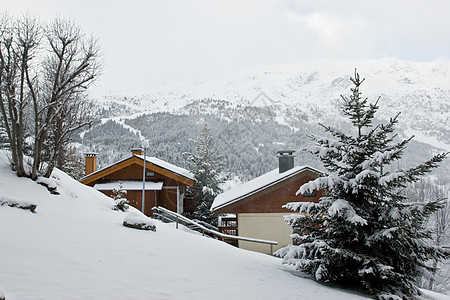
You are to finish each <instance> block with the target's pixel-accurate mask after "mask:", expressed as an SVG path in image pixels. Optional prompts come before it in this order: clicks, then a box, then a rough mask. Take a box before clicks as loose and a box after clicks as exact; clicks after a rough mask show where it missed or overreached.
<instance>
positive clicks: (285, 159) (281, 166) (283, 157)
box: [277, 150, 296, 173]
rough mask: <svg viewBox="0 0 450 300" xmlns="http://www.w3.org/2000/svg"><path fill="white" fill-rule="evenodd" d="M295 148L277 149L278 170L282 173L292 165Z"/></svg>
mask: <svg viewBox="0 0 450 300" xmlns="http://www.w3.org/2000/svg"><path fill="white" fill-rule="evenodd" d="M294 152H295V150H278V151H277V153H278V155H277V157H278V171H279V172H280V173H284V172H286V171H288V170H290V169H292V168H293V167H294V157H296V155H295V154H294Z"/></svg>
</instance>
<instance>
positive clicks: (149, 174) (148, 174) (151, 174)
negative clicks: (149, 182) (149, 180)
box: [145, 172, 155, 177]
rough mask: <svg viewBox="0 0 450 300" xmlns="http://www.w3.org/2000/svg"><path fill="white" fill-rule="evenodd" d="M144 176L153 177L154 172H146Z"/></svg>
mask: <svg viewBox="0 0 450 300" xmlns="http://www.w3.org/2000/svg"><path fill="white" fill-rule="evenodd" d="M145 176H147V177H152V176H155V172H146V173H145Z"/></svg>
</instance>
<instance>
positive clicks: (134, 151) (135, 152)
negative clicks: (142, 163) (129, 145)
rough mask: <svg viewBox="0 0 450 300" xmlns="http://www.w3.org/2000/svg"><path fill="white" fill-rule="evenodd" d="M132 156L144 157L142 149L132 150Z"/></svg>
mask: <svg viewBox="0 0 450 300" xmlns="http://www.w3.org/2000/svg"><path fill="white" fill-rule="evenodd" d="M131 154H132V155H144V152H143V150H142V148H133V149H131Z"/></svg>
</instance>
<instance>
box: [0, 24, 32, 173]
mask: <svg viewBox="0 0 450 300" xmlns="http://www.w3.org/2000/svg"><path fill="white" fill-rule="evenodd" d="M39 41H40V29H39V26H38V23H37V21H36V20H35V19H33V18H31V17H29V16H25V17H23V18H22V19H20V20H18V21H17V22H13V21H12V20H11V19H10V18H9V17H8V16H6V15H3V16H2V18H1V20H0V109H1V112H2V115H3V121H4V125H5V129H6V133H7V135H8V139H9V142H10V148H11V159H12V168H13V170H15V171H16V173H17V175H18V176H26V175H27V172H26V170H25V167H24V162H23V152H24V146H25V136H26V132H27V129H28V128H27V126H26V122H25V119H26V116H25V111H26V109H27V106H28V105H30V103H31V102H30V98H29V93H28V89H27V83H26V73H27V70H28V69H29V67H30V61H31V60H32V59H33V57H34V55H35V53H36V52H37V48H38V45H39Z"/></svg>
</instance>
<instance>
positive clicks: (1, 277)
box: [0, 152, 366, 300]
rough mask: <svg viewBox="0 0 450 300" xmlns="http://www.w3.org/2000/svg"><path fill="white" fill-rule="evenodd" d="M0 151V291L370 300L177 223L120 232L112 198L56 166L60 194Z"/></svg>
mask: <svg viewBox="0 0 450 300" xmlns="http://www.w3.org/2000/svg"><path fill="white" fill-rule="evenodd" d="M7 164H8V163H7V158H6V156H5V153H3V152H1V153H0V201H2V202H4V201H5V200H8V201H16V202H19V203H23V202H31V203H35V204H37V209H36V211H35V213H31V212H30V211H28V210H21V209H18V208H13V207H9V206H7V205H0V270H1V272H0V295H2V293H3V294H4V295H5V297H6V299H7V300H15V299H20V300H26V299H33V300H35V299H108V300H111V299H211V298H216V299H293V298H297V299H346V300H347V299H366V298H364V297H362V296H359V295H357V294H355V293H352V292H347V291H343V290H339V289H335V288H331V287H326V286H322V285H319V284H317V283H315V282H313V281H311V280H309V279H304V278H301V277H299V274H298V273H297V272H296V271H294V270H292V269H290V268H288V267H285V266H283V265H281V260H280V259H278V258H275V257H271V256H267V255H263V254H259V253H254V252H249V251H245V250H240V249H237V248H234V247H232V246H229V245H227V244H225V243H222V242H219V241H217V240H214V239H210V238H206V237H202V236H201V235H199V234H196V233H192V232H189V231H187V230H184V231H183V230H176V229H175V228H174V226H173V225H172V224H162V223H160V222H157V221H155V223H156V227H157V229H156V232H148V231H138V230H135V229H130V228H126V227H124V226H122V222H123V219H124V218H125V217H126V216H127V214H128V212H127V213H122V212H118V211H113V210H112V209H111V208H112V206H113V201H112V200H111V199H110V198H108V197H106V196H104V195H103V194H101V193H99V192H97V191H94V190H93V189H91V188H89V187H86V186H83V185H81V184H79V183H78V182H76V181H74V180H72V179H70V178H69V177H68V176H67V175H65V174H64V173H62V172H60V171H58V170H56V171H55V172H54V174H53V180H54V181H55V182H56V184H57V186H58V191H59V192H60V195H51V194H50V193H49V192H48V191H47V190H46V188H44V187H43V186H40V185H37V184H36V183H34V182H32V181H31V180H29V179H25V178H17V177H16V176H15V175H14V174H13V173H12V172H11V171H10V170H9V169H8V166H7Z"/></svg>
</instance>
